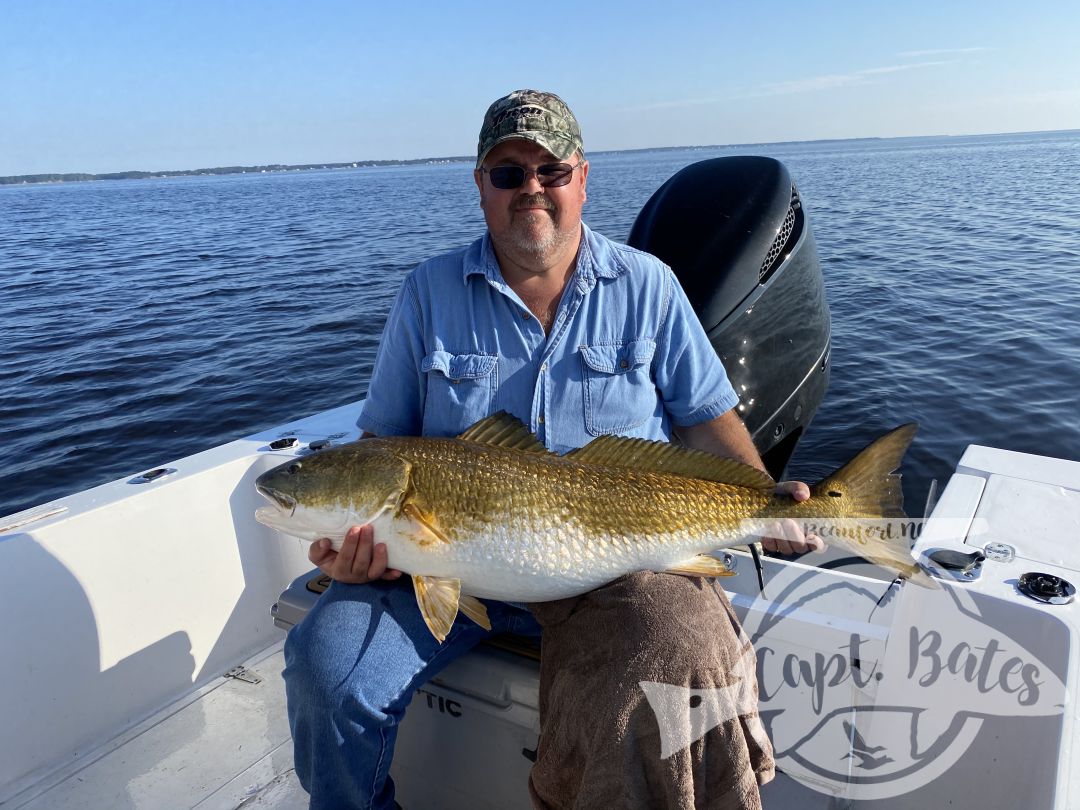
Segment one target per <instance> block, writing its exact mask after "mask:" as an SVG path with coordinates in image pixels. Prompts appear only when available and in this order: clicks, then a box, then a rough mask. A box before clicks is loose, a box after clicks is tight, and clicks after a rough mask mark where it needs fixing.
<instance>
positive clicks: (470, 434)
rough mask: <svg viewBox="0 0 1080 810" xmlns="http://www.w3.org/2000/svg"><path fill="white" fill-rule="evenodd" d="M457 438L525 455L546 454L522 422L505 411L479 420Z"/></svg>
mask: <svg viewBox="0 0 1080 810" xmlns="http://www.w3.org/2000/svg"><path fill="white" fill-rule="evenodd" d="M458 438H459V439H462V440H464V441H467V442H476V443H477V444H488V445H492V446H493V447H505V448H507V449H508V450H521V451H522V452H525V453H547V452H548V449H547V448H546V447H544V445H543V444H541V443H540V440H539V439H537V438H536V437H535V436H534V435H533V434H532V433H531V432H529V428H528V427H526V426H525V423H524V422H522V421H521V420H520V419H518V418H517V417H516V416H514V415H513V414H509V413H507V412H506V411H499V412H498V413H496V414H492V415H491V416H489V417H487V418H486V419H481V420H480V421H479V422H476V423H474V424H473V425H472V426H471V427H470V428H468V429H467V430H466V431H465V432H464V433H462V434H461V435H460V436H458Z"/></svg>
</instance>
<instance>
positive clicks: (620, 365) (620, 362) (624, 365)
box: [619, 360, 630, 368]
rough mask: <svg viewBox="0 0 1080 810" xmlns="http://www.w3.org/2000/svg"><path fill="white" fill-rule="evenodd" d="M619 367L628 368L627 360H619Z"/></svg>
mask: <svg viewBox="0 0 1080 810" xmlns="http://www.w3.org/2000/svg"><path fill="white" fill-rule="evenodd" d="M619 368H630V364H629V363H628V362H626V361H625V360H620V361H619Z"/></svg>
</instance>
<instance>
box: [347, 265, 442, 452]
mask: <svg viewBox="0 0 1080 810" xmlns="http://www.w3.org/2000/svg"><path fill="white" fill-rule="evenodd" d="M421 324H422V320H421V315H420V302H419V299H418V296H417V293H416V286H415V280H414V278H413V276H412V275H410V276H408V277H407V278H406V279H405V281H404V282H403V283H402V285H401V289H400V290H398V294H397V298H396V299H395V300H394V304H393V306H392V307H391V308H390V314H389V315H388V316H387V318H386V326H385V327H383V335H382V340H381V341H380V342H379V351H378V353H377V354H376V356H375V368H374V370H373V371H372V374H371V382H370V384H369V385H368V392H367V399H366V400H365V401H364V408H363V411H362V412H361V413H360V417H359V418H358V419H357V420H356V424H357V426H358V427H359V428H360V429H361V430H364V431H367V432H369V433H374V434H376V435H378V436H419V435H420V433H421V429H422V427H423V415H424V396H425V393H426V387H425V379H424V374H423V373H422V372H421V370H420V369H421V363H422V360H423V358H424V336H423V328H422V326H421Z"/></svg>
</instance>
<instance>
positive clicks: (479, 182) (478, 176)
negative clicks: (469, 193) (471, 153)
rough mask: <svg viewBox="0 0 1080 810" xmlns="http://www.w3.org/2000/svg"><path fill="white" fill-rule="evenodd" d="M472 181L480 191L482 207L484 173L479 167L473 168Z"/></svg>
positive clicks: (481, 205)
mask: <svg viewBox="0 0 1080 810" xmlns="http://www.w3.org/2000/svg"><path fill="white" fill-rule="evenodd" d="M472 176H473V182H475V183H476V188H477V190H478V191H479V192H480V207H481V208H483V207H484V174H483V172H481V171H480V170H479V169H473V173H472Z"/></svg>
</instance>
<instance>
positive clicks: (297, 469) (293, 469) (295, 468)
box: [285, 461, 301, 475]
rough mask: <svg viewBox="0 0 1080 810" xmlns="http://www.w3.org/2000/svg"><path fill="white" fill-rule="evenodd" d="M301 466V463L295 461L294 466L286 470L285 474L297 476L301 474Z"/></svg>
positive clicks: (291, 465)
mask: <svg viewBox="0 0 1080 810" xmlns="http://www.w3.org/2000/svg"><path fill="white" fill-rule="evenodd" d="M300 466H301V465H300V462H299V461H294V462H293V463H292V464H290V465H289V466H288V467H286V468H285V472H287V473H288V474H289V475H295V474H296V473H298V472H300Z"/></svg>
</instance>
